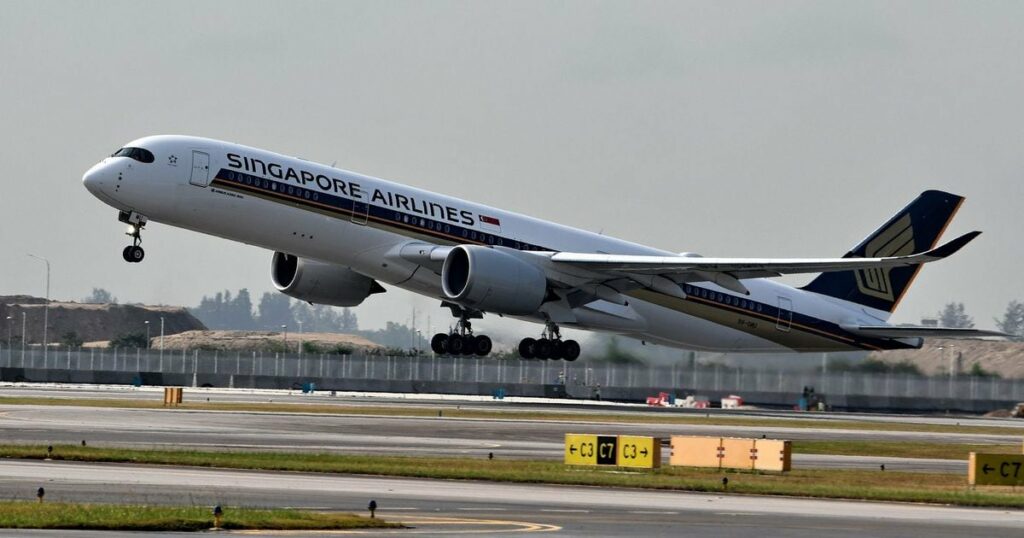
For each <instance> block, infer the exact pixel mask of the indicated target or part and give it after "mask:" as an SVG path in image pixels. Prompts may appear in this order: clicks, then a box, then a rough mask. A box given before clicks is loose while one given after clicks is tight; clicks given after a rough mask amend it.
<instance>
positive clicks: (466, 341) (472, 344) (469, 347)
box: [462, 334, 480, 355]
mask: <svg viewBox="0 0 1024 538" xmlns="http://www.w3.org/2000/svg"><path fill="white" fill-rule="evenodd" d="M477 338H480V337H479V336H473V335H471V334H467V335H465V336H463V337H462V354H463V355H472V354H474V353H476V339H477Z"/></svg>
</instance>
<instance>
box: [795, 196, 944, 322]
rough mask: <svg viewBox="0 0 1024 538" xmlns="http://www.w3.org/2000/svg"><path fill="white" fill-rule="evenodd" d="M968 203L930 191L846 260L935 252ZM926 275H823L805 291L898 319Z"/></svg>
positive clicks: (891, 271) (901, 271)
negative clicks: (906, 299) (902, 301)
mask: <svg viewBox="0 0 1024 538" xmlns="http://www.w3.org/2000/svg"><path fill="white" fill-rule="evenodd" d="M963 200H964V199H963V197H962V196H957V195H955V194H950V193H948V192H942V191H925V192H923V193H921V195H920V196H918V197H917V199H915V200H914V201H913V202H910V204H909V205H907V207H905V208H903V210H901V211H900V212H899V213H897V214H896V216H894V217H893V218H891V219H889V221H888V222H886V223H885V224H884V225H882V227H881V228H879V229H878V230H876V231H875V232H874V233H872V234H871V235H869V236H868V237H867V239H865V240H863V241H861V243H860V244H859V245H857V246H856V247H854V248H853V249H852V250H850V252H847V253H846V255H845V256H843V257H844V258H873V257H884V256H905V255H908V254H914V253H918V252H923V251H925V250H929V249H931V248H933V247H934V246H935V244H936V243H937V242H938V240H939V237H940V236H941V235H942V232H944V231H945V230H946V226H948V225H949V223H950V221H952V220H953V215H955V214H956V211H957V209H959V208H960V204H961V203H962V202H963ZM920 270H921V266H920V265H915V266H910V267H893V268H884V269H860V270H857V271H839V272H833V273H822V274H821V275H819V276H818V277H817V278H815V279H814V280H813V281H811V283H810V284H808V285H806V286H804V287H803V289H804V290H806V291H810V292H814V293H820V294H822V295H828V296H830V297H836V298H838V299H842V300H844V301H850V302H853V303H857V304H860V305H864V306H866V307H869V308H874V309H876V310H880V311H882V312H889V313H892V312H893V311H894V310H896V306H897V305H899V303H900V299H902V298H903V294H904V293H906V292H907V289H908V288H910V284H911V283H912V282H913V281H914V277H916V276H917V272H918V271H920Z"/></svg>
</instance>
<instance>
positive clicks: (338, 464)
mask: <svg viewBox="0 0 1024 538" xmlns="http://www.w3.org/2000/svg"><path fill="white" fill-rule="evenodd" d="M45 455H46V449H45V447H43V446H27V445H0V457H9V458H30V459H42V458H44V457H45ZM51 457H52V458H53V459H60V460H74V461H89V462H123V463H148V464H168V465H189V466H198V467H221V468H234V469H259V470H272V471H298V472H317V473H345V474H364V475H387V476H406V477H416V478H431V479H470V480H488V481H496V482H518V483H546V484H565V485H575V486H583V485H586V486H612V487H630V488H652V489H665V490H685V491H696V492H722V491H723V486H722V478H723V477H728V478H729V484H728V491H729V492H731V493H747V494H758V495H785V496H800V497H821V498H839V499H862V500H872V501H903V502H923V503H939V504H953V505H962V506H990V507H1011V508H1024V495H1022V494H1020V493H1018V492H1016V491H1010V490H1008V489H1006V488H998V487H979V488H977V489H968V488H967V486H966V473H964V474H949V473H917V472H893V471H885V472H880V471H864V470H845V469H844V470H824V469H801V470H795V471H791V472H789V473H785V474H775V473H749V472H738V471H719V470H714V469H694V468H687V467H665V468H661V469H657V470H652V471H645V472H636V471H626V470H622V469H606V468H592V467H571V466H566V465H563V464H562V463H561V462H557V461H535V460H502V459H500V458H499V459H494V460H487V459H483V458H481V459H471V458H440V457H401V456H353V455H337V454H304V453H291V454H284V453H264V452H233V453H228V452H199V451H174V450H128V449H113V448H94V447H79V446H55V447H54V451H53V454H52V456H51Z"/></svg>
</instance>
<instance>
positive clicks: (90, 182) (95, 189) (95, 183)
mask: <svg viewBox="0 0 1024 538" xmlns="http://www.w3.org/2000/svg"><path fill="white" fill-rule="evenodd" d="M103 168H104V166H103V163H98V164H96V165H95V166H93V167H92V168H90V169H89V170H88V171H86V172H85V175H83V176H82V183H83V184H84V185H85V188H86V189H88V190H89V192H91V193H92V194H93V196H99V195H100V194H101V193H102V192H103V184H104V177H103V176H104V174H103Z"/></svg>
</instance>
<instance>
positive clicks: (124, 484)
mask: <svg viewBox="0 0 1024 538" xmlns="http://www.w3.org/2000/svg"><path fill="white" fill-rule="evenodd" d="M0 477H2V478H0V495H3V496H4V497H5V498H12V497H23V496H31V494H32V492H34V491H35V488H36V487H38V486H39V485H45V487H46V489H47V499H48V500H50V501H60V500H72V501H84V500H90V501H94V502H95V501H105V502H112V501H119V502H143V503H181V502H187V503H192V504H198V505H208V506H213V505H214V504H217V503H219V504H222V505H224V506H229V507H230V506H237V505H240V504H244V505H259V506H293V507H308V508H318V509H329V510H339V511H349V512H356V513H365V508H366V504H367V503H368V502H369V500H370V499H374V500H376V501H377V503H378V505H379V506H380V508H379V510H378V512H377V513H378V515H379V516H380V517H382V518H384V519H387V520H390V521H398V522H404V523H406V524H408V525H410V526H412V527H415V528H414V529H411V530H403V531H395V532H396V533H398V534H423V535H451V534H460V535H466V536H489V535H492V534H495V533H501V534H508V533H531V532H554V533H558V534H559V535H564V536H622V535H639V536H693V537H707V536H721V537H738V536H750V535H751V534H755V533H756V534H757V535H759V536H766V537H768V536H789V537H815V538H820V537H821V536H829V537H830V538H832V537H835V538H842V537H850V538H853V537H857V538H860V537H863V536H878V537H889V536H892V537H895V536H914V537H916V536H921V537H925V536H927V537H955V536H968V535H974V536H987V537H1000V536H1020V532H1021V529H1022V528H1024V513H1022V512H1020V511H1007V510H984V509H968V508H950V507H942V506H924V505H913V504H884V503H868V502H843V501H832V500H814V499H793V498H783V497H779V498H773V497H758V496H741V495H720V494H697V493H684V492H658V491H646V490H628V489H614V488H594V487H569V486H548V485H522V484H494V483H486V482H472V481H451V480H419V479H409V478H381V477H369V476H343V475H319V474H304V473H281V472H254V471H230V470H213V469H195V468H178V467H167V466H150V467H139V466H133V465H123V464H87V463H74V462H41V461H17V460H14V461H11V460H4V461H0ZM2 533H3V534H4V535H17V536H38V535H52V536H56V535H59V536H75V535H76V534H69V533H67V532H66V531H62V532H61V534H48V533H39V532H25V533H21V532H12V531H6V530H5V531H2ZM268 534H269V533H268ZM373 534H380V531H374V532H373ZM82 535H83V536H85V535H90V536H91V535H92V534H88V533H83V534H82ZM288 535H289V536H294V535H295V533H288ZM317 535H321V534H317ZM103 536H109V534H103Z"/></svg>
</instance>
